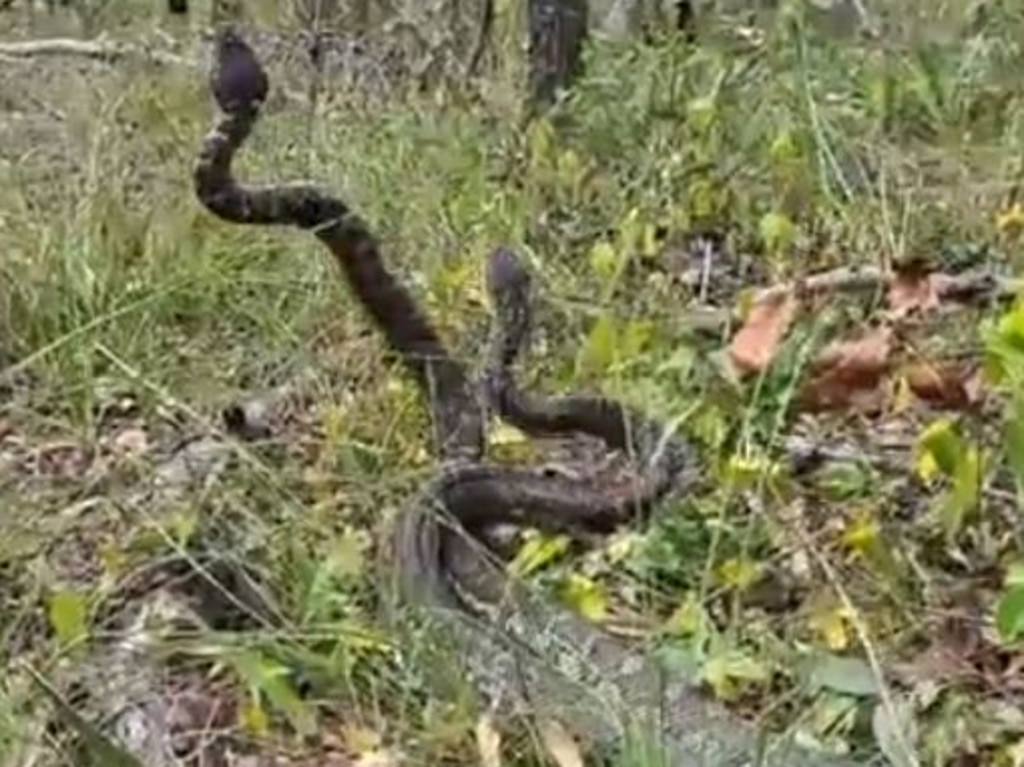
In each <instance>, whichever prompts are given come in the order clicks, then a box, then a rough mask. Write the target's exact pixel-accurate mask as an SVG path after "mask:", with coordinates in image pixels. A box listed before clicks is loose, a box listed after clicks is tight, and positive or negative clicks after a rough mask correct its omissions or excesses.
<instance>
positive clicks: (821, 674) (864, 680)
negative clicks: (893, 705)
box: [808, 652, 879, 697]
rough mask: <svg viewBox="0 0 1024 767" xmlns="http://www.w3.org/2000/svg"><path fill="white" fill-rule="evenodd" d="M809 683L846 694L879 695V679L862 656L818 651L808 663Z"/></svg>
mask: <svg viewBox="0 0 1024 767" xmlns="http://www.w3.org/2000/svg"><path fill="white" fill-rule="evenodd" d="M808 671H809V683H810V685H811V686H812V687H814V688H819V689H820V688H826V689H829V690H834V691H836V692H840V693H843V694H844V695H856V696H860V697H865V696H874V695H878V692H879V690H878V680H877V679H876V678H875V675H874V673H873V672H872V671H871V667H870V666H869V665H868V664H867V663H866V662H865V661H863V660H861V659H860V658H847V657H843V656H840V655H833V654H832V653H824V652H823V653H818V654H817V655H815V657H814V658H813V659H812V660H811V661H810V662H809V664H808Z"/></svg>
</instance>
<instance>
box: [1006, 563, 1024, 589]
mask: <svg viewBox="0 0 1024 767" xmlns="http://www.w3.org/2000/svg"><path fill="white" fill-rule="evenodd" d="M1004 582H1005V584H1006V585H1007V586H1024V562H1011V563H1010V565H1009V566H1008V567H1007V568H1006V578H1005V579H1004Z"/></svg>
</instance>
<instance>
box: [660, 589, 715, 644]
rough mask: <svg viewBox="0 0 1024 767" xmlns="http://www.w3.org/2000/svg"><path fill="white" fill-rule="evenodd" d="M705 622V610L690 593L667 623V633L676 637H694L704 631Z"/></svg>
mask: <svg viewBox="0 0 1024 767" xmlns="http://www.w3.org/2000/svg"><path fill="white" fill-rule="evenodd" d="M705 620H706V616H705V614H704V608H703V607H701V604H700V602H699V601H698V600H697V597H696V595H695V594H693V593H690V594H687V595H686V599H685V600H684V601H683V602H682V604H680V605H679V606H678V607H677V608H676V609H675V610H673V611H672V614H671V615H670V616H669V617H668V620H667V621H665V631H666V632H668V633H669V634H674V635H676V636H692V635H694V634H699V633H700V632H701V631H702V630H703V629H704V625H705Z"/></svg>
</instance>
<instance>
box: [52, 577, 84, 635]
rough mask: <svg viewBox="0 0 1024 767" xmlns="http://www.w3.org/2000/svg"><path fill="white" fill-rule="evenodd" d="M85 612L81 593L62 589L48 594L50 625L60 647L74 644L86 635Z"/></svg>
mask: <svg viewBox="0 0 1024 767" xmlns="http://www.w3.org/2000/svg"><path fill="white" fill-rule="evenodd" d="M87 613H88V610H87V609H86V604H85V597H84V596H83V595H81V594H78V593H76V592H74V591H68V590H64V591H57V592H55V593H54V594H52V595H51V596H50V604H49V616H50V626H51V627H52V628H53V631H54V633H55V634H56V635H57V641H58V642H60V644H61V646H62V647H64V648H68V647H71V646H73V645H76V644H78V643H79V642H81V641H82V640H83V639H84V638H85V637H86V636H88V633H89V629H88V626H87V625H86V615H87Z"/></svg>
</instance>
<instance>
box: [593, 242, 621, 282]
mask: <svg viewBox="0 0 1024 767" xmlns="http://www.w3.org/2000/svg"><path fill="white" fill-rule="evenodd" d="M590 270H591V271H592V272H593V273H594V276H596V277H597V278H598V279H599V280H600V281H601V284H602V285H608V284H610V283H611V282H612V280H614V279H615V275H616V274H618V271H619V254H618V253H617V252H616V250H615V248H614V247H613V246H612V244H611V243H610V242H608V241H607V240H601V241H600V242H596V243H594V246H593V247H592V248H591V249H590Z"/></svg>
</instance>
